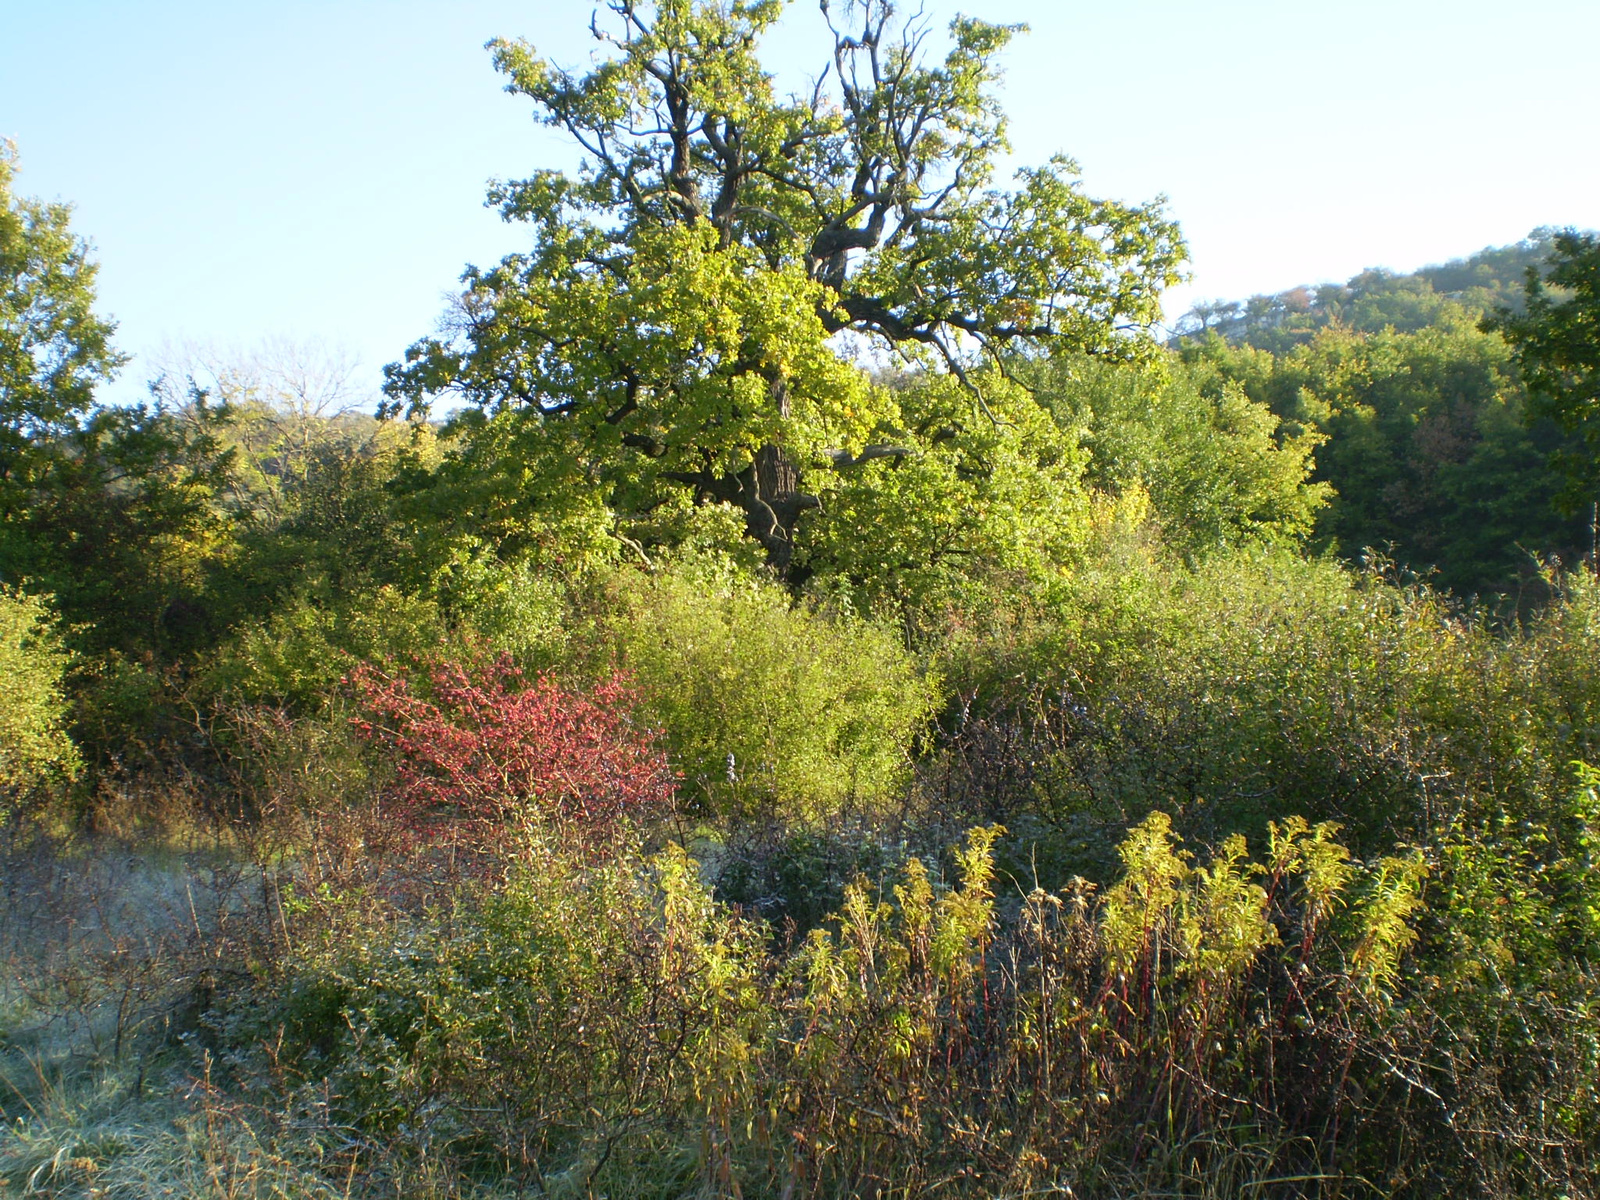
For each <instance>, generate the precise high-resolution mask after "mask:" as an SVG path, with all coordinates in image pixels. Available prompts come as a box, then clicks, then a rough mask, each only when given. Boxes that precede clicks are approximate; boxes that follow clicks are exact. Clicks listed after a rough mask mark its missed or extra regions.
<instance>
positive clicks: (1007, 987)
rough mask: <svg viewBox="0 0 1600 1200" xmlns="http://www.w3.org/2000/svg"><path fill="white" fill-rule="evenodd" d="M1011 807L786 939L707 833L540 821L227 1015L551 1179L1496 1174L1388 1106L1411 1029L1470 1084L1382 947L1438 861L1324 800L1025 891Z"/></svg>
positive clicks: (435, 1147) (416, 1117) (425, 1125)
mask: <svg viewBox="0 0 1600 1200" xmlns="http://www.w3.org/2000/svg"><path fill="white" fill-rule="evenodd" d="M1002 832H1003V831H1002V830H1000V829H999V828H998V827H989V828H978V829H974V830H972V831H971V832H970V833H969V834H968V836H967V838H966V840H965V842H964V844H963V845H961V846H959V847H957V848H956V849H955V853H954V867H955V874H954V878H953V880H951V881H950V882H948V883H947V882H946V881H945V880H944V879H942V878H941V877H940V876H939V875H938V874H937V873H936V872H934V871H931V870H930V869H929V868H928V866H927V865H926V864H924V863H923V862H922V861H920V860H918V859H915V858H913V859H911V860H909V861H908V862H907V863H906V864H905V866H904V867H903V869H902V870H901V871H900V872H899V873H898V876H897V877H896V878H893V879H885V880H882V881H879V882H876V883H874V882H873V881H871V880H868V879H866V878H861V879H858V880H857V881H856V882H854V883H853V884H851V885H850V887H849V888H848V889H847V890H846V893H845V896H844V898H843V901H842V903H841V905H840V906H839V908H838V909H837V911H836V912H834V913H833V914H831V915H830V916H829V918H828V919H827V920H826V921H825V922H824V923H823V925H822V926H821V927H819V928H817V929H814V930H813V931H811V933H810V934H809V935H808V937H807V938H806V939H805V940H804V941H803V942H802V943H800V944H799V945H797V946H795V947H793V948H792V949H790V950H788V951H786V952H784V953H782V954H781V955H778V956H774V955H773V954H772V952H771V950H770V947H769V944H768V942H767V940H766V938H765V937H764V936H763V935H764V931H763V930H762V929H761V928H760V927H759V926H756V925H753V924H751V923H750V922H748V921H747V920H745V919H743V918H741V917H740V916H738V915H737V914H735V913H734V912H732V911H730V910H728V909H727V908H724V907H723V906H721V905H718V904H717V903H715V902H714V901H713V899H712V897H711V896H710V894H709V893H708V892H707V890H706V888H705V886H704V885H703V884H702V883H701V882H700V879H699V874H698V870H697V868H696V864H695V863H694V862H693V860H692V859H690V858H689V857H688V856H687V855H685V854H684V852H683V851H682V850H680V849H678V848H677V847H676V846H671V847H668V848H667V849H666V850H665V851H663V852H661V853H659V854H657V855H654V856H641V855H639V854H638V853H637V852H636V851H633V850H630V849H627V848H626V847H624V848H622V849H621V850H620V852H619V853H617V854H616V855H614V856H613V857H610V858H607V859H605V860H604V861H601V862H595V861H593V860H589V859H585V858H583V857H582V856H580V855H578V854H575V853H573V852H571V851H566V850H563V849H561V848H560V847H559V846H558V845H556V844H554V843H551V842H550V841H548V840H546V839H544V838H543V837H540V836H537V835H536V836H534V837H533V839H532V840H531V841H530V842H529V844H528V846H527V849H526V851H525V853H524V854H523V855H522V857H521V858H520V860H519V861H518V862H517V863H516V864H515V865H514V866H512V867H511V869H510V872H509V876H508V880H507V882H506V884H505V885H504V886H503V887H502V888H500V889H498V890H496V891H494V892H492V893H490V894H488V895H487V896H483V895H481V893H480V895H479V899H478V900H477V901H475V902H473V901H468V900H467V898H466V896H465V895H462V896H459V897H456V898H455V899H454V902H453V903H452V904H451V906H450V907H449V908H448V910H446V911H440V910H435V911H431V912H429V913H427V914H423V915H420V916H418V917H414V918H409V919H402V920H401V922H400V924H399V926H398V927H397V928H396V929H395V930H394V932H393V933H391V934H387V935H385V936H383V937H379V938H374V939H351V938H348V937H339V936H335V937H333V938H330V939H329V940H327V941H326V942H325V943H320V944H318V943H307V942H303V943H302V944H303V945H304V946H305V949H303V950H302V952H301V953H300V954H299V955H298V956H297V958H296V959H295V961H294V962H293V964H292V969H291V973H290V975H289V977H288V978H287V979H286V980H285V985H284V986H283V987H282V988H281V989H280V990H279V992H278V993H277V995H276V997H275V998H274V1000H273V1002H272V1003H271V1004H270V1005H269V1006H266V1007H261V1008H254V1009H250V1010H243V1009H241V1010H240V1011H238V1012H237V1013H233V1014H226V1015H223V1016H222V1017H221V1018H220V1019H219V1020H217V1021H216V1025H217V1027H218V1029H219V1030H220V1031H221V1032H222V1033H223V1034H224V1036H225V1037H226V1038H227V1039H229V1044H239V1045H244V1044H253V1045H257V1046H267V1047H271V1052H270V1053H271V1059H272V1063H273V1066H274V1070H275V1071H276V1072H278V1073H279V1074H280V1076H283V1075H286V1076H287V1077H288V1079H289V1080H291V1081H292V1080H295V1079H304V1080H305V1083H306V1086H307V1088H308V1089H319V1090H318V1091H317V1093H316V1094H319V1095H322V1094H325V1095H327V1096H329V1097H331V1098H333V1099H332V1101H331V1102H332V1104H333V1105H334V1111H333V1112H332V1113H330V1114H329V1116H330V1119H331V1120H332V1121H334V1122H336V1123H337V1124H338V1125H339V1127H341V1128H343V1129H345V1130H348V1131H350V1132H351V1133H353V1134H354V1135H356V1136H358V1137H360V1136H365V1137H367V1138H372V1139H376V1140H380V1141H381V1142H382V1143H384V1144H385V1145H386V1146H387V1147H389V1151H388V1152H393V1151H394V1150H396V1149H400V1150H404V1151H406V1152H408V1153H409V1154H411V1155H424V1156H430V1157H433V1158H435V1159H438V1160H441V1161H443V1162H446V1163H449V1164H451V1166H452V1169H453V1170H455V1171H458V1172H461V1173H463V1174H467V1175H490V1176H492V1177H494V1178H500V1179H506V1180H507V1181H508V1182H509V1181H526V1180H534V1181H537V1183H538V1186H539V1187H542V1188H543V1190H545V1191H546V1192H547V1193H549V1194H565V1193H568V1192H573V1193H577V1194H583V1193H584V1192H592V1193H601V1192H604V1193H611V1194H616V1193H620V1192H626V1193H627V1194H630V1195H646V1196H658V1195H659V1196H663V1197H665V1196H672V1195H683V1194H685V1193H689V1192H693V1191H696V1190H699V1191H701V1192H704V1193H706V1194H712V1195H745V1196H762V1197H778V1196H781V1195H793V1194H795V1192H796V1191H798V1189H799V1188H800V1187H801V1186H806V1187H809V1188H812V1189H814V1190H817V1191H819V1192H821V1193H822V1194H840V1195H855V1194H863V1193H865V1192H870V1191H874V1190H875V1191H877V1192H878V1194H883V1193H884V1192H885V1191H887V1190H889V1189H893V1190H894V1191H897V1192H903V1193H904V1194H908V1195H921V1194H926V1193H927V1191H929V1190H930V1189H932V1188H933V1187H934V1186H935V1184H936V1181H939V1180H944V1181H945V1182H944V1184H942V1185H940V1186H942V1187H943V1188H944V1190H946V1191H948V1192H949V1193H950V1194H952V1195H957V1196H972V1197H978V1196H991V1195H994V1194H996V1192H997V1191H998V1192H1001V1193H1004V1194H1016V1193H1020V1194H1029V1192H1030V1190H1031V1191H1032V1192H1034V1193H1038V1192H1043V1191H1048V1190H1050V1189H1055V1190H1057V1191H1060V1190H1064V1189H1066V1188H1071V1189H1072V1190H1074V1191H1078V1190H1080V1189H1081V1190H1083V1191H1085V1192H1095V1193H1106V1194H1119V1195H1120V1194H1149V1193H1150V1192H1152V1191H1155V1190H1158V1189H1159V1188H1162V1187H1167V1188H1172V1189H1176V1190H1178V1191H1180V1192H1181V1193H1182V1194H1201V1195H1210V1194H1220V1192H1219V1191H1218V1190H1217V1189H1219V1188H1221V1187H1222V1183H1221V1182H1219V1181H1227V1180H1229V1179H1230V1178H1231V1179H1232V1180H1233V1182H1234V1184H1235V1185H1236V1186H1237V1187H1240V1188H1243V1189H1244V1190H1246V1191H1248V1190H1249V1188H1250V1187H1251V1186H1252V1185H1255V1184H1261V1183H1262V1181H1265V1180H1267V1179H1270V1178H1273V1177H1278V1178H1282V1177H1285V1176H1287V1177H1290V1178H1295V1179H1300V1180H1302V1181H1304V1182H1306V1183H1308V1184H1317V1185H1319V1186H1318V1187H1315V1188H1312V1189H1310V1193H1309V1194H1318V1195H1322V1194H1329V1195H1331V1194H1335V1192H1336V1191H1337V1188H1338V1185H1339V1183H1340V1182H1341V1181H1348V1180H1350V1179H1352V1178H1359V1177H1360V1176H1361V1175H1362V1174H1363V1173H1364V1172H1383V1173H1384V1176H1385V1178H1387V1179H1388V1180H1389V1181H1390V1183H1391V1185H1397V1186H1392V1187H1391V1191H1396V1190H1397V1191H1399V1192H1402V1193H1404V1194H1417V1195H1422V1194H1427V1190H1428V1189H1429V1188H1430V1187H1432V1188H1439V1187H1453V1186H1464V1183H1465V1181H1466V1180H1469V1179H1472V1178H1473V1175H1472V1169H1471V1167H1470V1165H1469V1166H1467V1167H1465V1168H1463V1166H1462V1162H1461V1160H1460V1159H1459V1158H1457V1157H1456V1156H1457V1154H1458V1152H1459V1151H1460V1150H1461V1149H1463V1148H1466V1149H1468V1150H1469V1151H1470V1149H1471V1147H1472V1146H1473V1145H1474V1143H1473V1142H1472V1140H1471V1139H1472V1137H1473V1136H1474V1135H1473V1134H1470V1133H1463V1134H1457V1135H1454V1137H1453V1138H1452V1135H1449V1134H1444V1135H1442V1136H1441V1135H1440V1134H1439V1133H1438V1131H1436V1130H1431V1129H1430V1130H1429V1137H1430V1138H1431V1140H1428V1141H1426V1142H1425V1143H1421V1144H1419V1143H1417V1142H1415V1141H1413V1140H1411V1137H1412V1133H1413V1132H1415V1131H1417V1130H1419V1129H1421V1128H1422V1126H1423V1124H1424V1123H1425V1119H1418V1118H1408V1119H1407V1120H1406V1121H1404V1122H1400V1123H1395V1122H1389V1123H1387V1124H1386V1123H1385V1118H1384V1117H1383V1113H1384V1112H1385V1107H1386V1105H1393V1104H1396V1103H1398V1104H1399V1107H1398V1108H1396V1109H1395V1111H1397V1112H1398V1111H1403V1110H1404V1107H1405V1105H1404V1098H1405V1095H1406V1093H1405V1092H1404V1090H1403V1089H1404V1086H1405V1085H1404V1084H1403V1083H1397V1081H1396V1080H1395V1079H1394V1078H1393V1076H1392V1074H1391V1072H1390V1071H1389V1066H1388V1064H1389V1063H1391V1062H1393V1061H1395V1056H1397V1055H1399V1056H1404V1057H1405V1060H1406V1061H1408V1062H1417V1063H1418V1065H1417V1066H1414V1067H1413V1068H1412V1069H1413V1070H1416V1071H1421V1072H1424V1073H1426V1079H1427V1080H1428V1081H1430V1082H1439V1080H1438V1079H1437V1078H1436V1077H1435V1076H1434V1075H1433V1074H1431V1073H1430V1072H1431V1071H1432V1067H1431V1065H1429V1064H1426V1063H1423V1062H1422V1061H1421V1060H1422V1059H1423V1058H1424V1057H1425V1056H1426V1054H1427V1049H1426V1047H1423V1046H1419V1045H1418V1044H1416V1043H1413V1042H1410V1041H1407V1040H1405V1039H1406V1038H1407V1037H1409V1036H1410V1030H1409V1029H1405V1028H1402V1027H1400V1026H1398V1025H1395V1026H1392V1027H1384V1026H1383V1024H1382V1022H1383V1021H1385V1020H1386V1019H1388V1018H1389V1015H1390V1014H1391V1013H1392V1012H1394V1011H1395V1010H1394V1009H1393V1008H1392V1007H1391V1005H1392V1003H1393V1001H1392V1000H1391V999H1389V998H1388V996H1387V995H1386V993H1384V992H1383V991H1381V990H1378V989H1375V988H1373V987H1372V986H1370V985H1371V982H1372V980H1373V979H1374V978H1375V974H1374V972H1375V971H1377V968H1378V963H1377V957H1376V952H1375V951H1369V952H1367V958H1366V959H1361V954H1362V953H1363V951H1362V950H1361V947H1363V946H1367V947H1371V946H1374V945H1375V944H1376V941H1377V940H1378V939H1380V938H1381V939H1382V941H1383V944H1384V946H1386V947H1387V948H1388V950H1389V952H1390V953H1389V957H1386V958H1384V959H1383V962H1382V972H1383V973H1384V974H1383V977H1384V978H1385V979H1388V980H1393V981H1403V978H1404V977H1403V976H1401V975H1398V974H1396V973H1395V968H1396V967H1397V965H1398V956H1399V955H1400V954H1401V952H1402V951H1403V950H1404V942H1405V940H1406V936H1407V931H1408V930H1409V926H1408V925H1407V924H1406V922H1405V921H1404V919H1403V916H1400V915H1398V914H1400V913H1402V911H1403V910H1405V909H1406V908H1407V907H1408V906H1409V905H1410V904H1411V903H1412V902H1413V901H1414V897H1415V886H1414V885H1415V883H1416V880H1417V876H1416V873H1415V872H1409V873H1407V872H1401V873H1400V874H1398V875H1396V874H1394V873H1393V872H1391V871H1390V868H1389V867H1388V865H1387V864H1378V865H1375V866H1373V867H1371V868H1367V867H1364V866H1362V865H1361V864H1358V863H1354V862H1352V861H1351V860H1350V859H1349V856H1348V854H1347V853H1346V852H1345V851H1344V849H1343V847H1341V846H1339V845H1338V844H1337V843H1336V842H1335V841H1333V839H1332V832H1333V831H1332V830H1330V829H1329V828H1328V827H1325V826H1324V827H1319V828H1317V829H1315V830H1312V829H1309V828H1308V827H1307V825H1306V824H1305V822H1303V821H1292V822H1290V823H1288V824H1286V825H1285V826H1284V828H1283V829H1282V830H1280V831H1276V836H1277V841H1276V842H1275V846H1276V847H1277V849H1276V851H1275V857H1274V858H1273V859H1272V860H1271V861H1270V862H1268V863H1265V864H1257V863H1252V862H1250V861H1249V860H1248V858H1247V857H1246V855H1245V853H1244V850H1243V846H1242V843H1241V842H1240V841H1238V840H1234V841H1230V842H1229V843H1228V844H1227V845H1225V846H1224V847H1223V848H1222V850H1221V851H1220V852H1219V853H1218V854H1217V855H1215V856H1213V857H1212V859H1211V861H1210V863H1209V864H1208V865H1206V866H1201V867H1191V866H1189V865H1188V863H1189V861H1190V859H1191V855H1189V854H1188V853H1187V852H1185V851H1184V850H1183V849H1182V848H1181V847H1180V846H1178V845H1176V844H1175V843H1174V842H1173V840H1172V838H1171V835H1170V830H1169V828H1168V826H1167V824H1166V822H1165V819H1164V818H1163V817H1161V816H1160V814H1156V815H1155V816H1153V817H1151V818H1150V819H1149V820H1147V821H1146V822H1144V823H1143V824H1141V825H1140V826H1139V827H1138V828H1137V829H1135V830H1134V831H1133V832H1132V834H1131V835H1130V838H1129V841H1128V842H1127V843H1126V844H1125V845H1124V847H1123V850H1122V856H1123V858H1124V859H1125V860H1126V862H1127V863H1128V870H1127V875H1126V877H1125V878H1124V880H1123V881H1121V882H1120V883H1118V884H1117V885H1116V886H1115V887H1113V888H1112V889H1110V890H1109V891H1108V892H1107V894H1106V896H1105V899H1104V900H1103V901H1102V902H1101V903H1100V904H1098V905H1097V904H1096V903H1095V902H1094V900H1093V896H1092V892H1091V890H1090V889H1088V888H1087V887H1086V886H1085V885H1083V884H1082V883H1081V881H1080V882H1079V883H1078V884H1076V885H1074V886H1073V887H1072V888H1071V889H1069V890H1068V891H1066V892H1065V893H1061V894H1051V893H1047V892H1045V891H1043V890H1038V889H1036V890H1034V891H1033V892H1032V893H1031V894H1029V895H1028V896H1026V897H1025V898H1024V899H1023V902H1022V904H1021V905H1020V908H1016V907H1015V906H1002V905H1000V904H999V903H997V898H996V895H995V885H996V882H997V875H996V866H995V862H994V847H995V843H996V840H997V839H998V838H999V837H1000V836H1001V834H1002ZM1151 880H1155V881H1157V882H1156V884H1155V886H1154V888H1153V889H1152V888H1151V886H1149V885H1150V882H1151ZM1258 881H1259V882H1258ZM1334 909H1338V910H1339V911H1340V914H1341V919H1340V921H1338V922H1337V923H1333V922H1328V921H1326V920H1324V919H1320V918H1319V915H1318V914H1321V915H1322V917H1325V916H1326V914H1328V913H1330V912H1332V911H1333V910H1334ZM1374 930H1381V931H1382V932H1381V934H1374V932H1373V931H1374ZM1348 959H1357V960H1360V962H1358V963H1357V965H1355V966H1352V967H1349V968H1347V967H1346V966H1345V965H1344V964H1345V962H1346V960H1348ZM1361 962H1364V963H1367V964H1369V965H1367V966H1363V965H1360V964H1361ZM1375 1023H1376V1027H1375ZM1268 1064H1271V1070H1272V1078H1271V1080H1266V1079H1264V1078H1263V1077H1262V1075H1261V1072H1262V1070H1263V1069H1264V1068H1265V1067H1266V1066H1267V1065H1268ZM1397 1086H1398V1087H1399V1088H1400V1089H1402V1090H1401V1091H1400V1093H1399V1094H1394V1093H1395V1091H1396V1088H1397ZM1427 1086H1429V1084H1428V1083H1427V1082H1423V1083H1419V1084H1418V1085H1416V1087H1417V1088H1426V1087H1427ZM320 1089H325V1091H322V1090H320ZM302 1094H306V1095H309V1094H312V1093H311V1091H310V1090H307V1091H304V1092H303V1093H302ZM1411 1094H1413V1095H1415V1094H1421V1093H1420V1092H1418V1091H1415V1090H1414V1091H1413V1093H1411ZM846 1098H848V1099H846ZM1562 1144H1563V1145H1573V1146H1575V1145H1579V1144H1582V1143H1581V1142H1577V1141H1572V1140H1571V1139H1570V1138H1569V1140H1568V1141H1566V1142H1564V1143H1562ZM355 1170H356V1167H354V1166H353V1167H352V1174H353V1173H354V1171H355ZM1580 1174H1581V1172H1580ZM1208 1180H1210V1181H1211V1182H1212V1185H1213V1186H1212V1189H1211V1190H1206V1183H1207V1181H1208ZM1321 1185H1326V1186H1325V1187H1324V1186H1321ZM1263 1186H1264V1185H1263Z"/></svg>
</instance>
